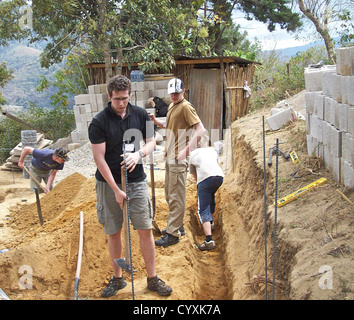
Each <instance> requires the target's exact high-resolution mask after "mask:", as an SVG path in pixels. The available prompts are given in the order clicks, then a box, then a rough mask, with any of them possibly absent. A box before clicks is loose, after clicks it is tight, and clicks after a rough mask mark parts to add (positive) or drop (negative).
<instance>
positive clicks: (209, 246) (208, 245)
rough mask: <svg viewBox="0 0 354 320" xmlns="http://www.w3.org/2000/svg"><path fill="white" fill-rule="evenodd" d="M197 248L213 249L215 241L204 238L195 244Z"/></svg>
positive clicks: (203, 249) (202, 249)
mask: <svg viewBox="0 0 354 320" xmlns="http://www.w3.org/2000/svg"><path fill="white" fill-rule="evenodd" d="M197 248H198V249H199V250H201V251H205V250H213V249H215V242H214V240H211V241H209V242H207V241H206V240H204V241H203V242H202V243H201V244H197Z"/></svg>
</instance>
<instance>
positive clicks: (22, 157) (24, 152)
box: [18, 147, 34, 169]
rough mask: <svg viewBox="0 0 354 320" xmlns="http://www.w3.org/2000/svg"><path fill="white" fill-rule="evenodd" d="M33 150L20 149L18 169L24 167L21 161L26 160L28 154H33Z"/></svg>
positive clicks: (30, 148)
mask: <svg viewBox="0 0 354 320" xmlns="http://www.w3.org/2000/svg"><path fill="white" fill-rule="evenodd" d="M33 150H34V148H32V147H24V148H23V149H22V152H21V156H20V160H19V161H18V166H19V167H20V168H22V169H23V167H24V163H23V161H24V160H25V158H26V156H27V155H28V154H32V153H33Z"/></svg>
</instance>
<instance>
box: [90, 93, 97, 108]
mask: <svg viewBox="0 0 354 320" xmlns="http://www.w3.org/2000/svg"><path fill="white" fill-rule="evenodd" d="M90 105H91V108H92V109H97V100H96V94H90Z"/></svg>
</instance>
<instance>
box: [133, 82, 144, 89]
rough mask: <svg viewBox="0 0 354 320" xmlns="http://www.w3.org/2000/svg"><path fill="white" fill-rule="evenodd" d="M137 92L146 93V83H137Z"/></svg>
mask: <svg viewBox="0 0 354 320" xmlns="http://www.w3.org/2000/svg"><path fill="white" fill-rule="evenodd" d="M135 83H136V85H135V90H136V91H138V92H139V91H144V90H145V82H144V81H140V82H135Z"/></svg>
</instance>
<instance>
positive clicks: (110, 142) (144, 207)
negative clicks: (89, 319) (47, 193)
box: [89, 75, 172, 297]
mask: <svg viewBox="0 0 354 320" xmlns="http://www.w3.org/2000/svg"><path fill="white" fill-rule="evenodd" d="M107 89H108V97H109V99H110V102H108V105H107V107H106V108H105V109H104V110H102V111H101V112H99V113H98V114H97V115H96V116H95V117H94V118H93V120H92V123H91V124H90V126H89V138H90V141H91V144H92V153H93V157H94V160H95V162H96V165H97V171H96V195H97V205H96V207H97V217H98V220H99V222H100V223H101V224H102V225H103V227H104V232H105V233H106V234H107V236H108V249H109V253H110V258H111V264H112V267H113V276H112V278H111V280H110V282H109V283H108V285H107V287H106V288H105V289H104V290H103V291H102V296H103V297H110V296H113V295H114V294H116V293H117V291H118V290H119V289H122V288H124V287H125V286H126V285H127V283H126V282H125V280H124V277H123V275H122V269H121V268H119V267H118V266H117V264H116V263H115V261H114V260H115V259H119V258H121V254H122V240H121V230H122V224H123V212H122V206H123V199H126V194H125V192H124V191H122V190H121V166H123V165H124V162H123V141H124V142H125V148H126V149H125V150H126V165H127V171H128V173H127V175H128V189H127V192H128V195H129V208H130V219H131V221H132V224H133V227H134V229H136V230H137V232H138V234H139V238H140V249H141V252H142V255H143V258H144V261H145V267H146V270H147V274H148V278H147V284H148V286H147V288H148V289H149V290H152V291H157V292H158V293H159V294H160V295H169V294H170V293H171V292H172V289H171V287H169V286H168V285H167V284H166V283H164V282H163V281H162V280H161V279H160V278H159V277H158V276H157V275H156V270H155V243H154V238H153V235H152V216H153V215H152V210H151V203H150V197H149V191H148V184H147V180H146V174H145V172H144V169H143V165H142V161H141V159H142V158H143V157H144V156H146V155H148V154H150V153H151V152H153V150H154V145H155V142H154V130H153V123H152V122H151V121H150V118H149V116H148V114H147V112H146V110H145V109H143V108H140V107H138V106H133V105H131V104H130V103H129V96H130V91H131V83H130V80H129V79H128V78H127V77H125V76H121V75H119V76H115V77H113V78H112V79H111V80H110V81H109V83H108V86H107ZM141 139H144V140H145V145H144V147H143V148H141V149H140V140H141Z"/></svg>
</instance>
